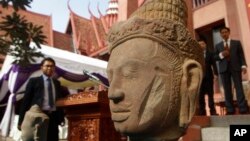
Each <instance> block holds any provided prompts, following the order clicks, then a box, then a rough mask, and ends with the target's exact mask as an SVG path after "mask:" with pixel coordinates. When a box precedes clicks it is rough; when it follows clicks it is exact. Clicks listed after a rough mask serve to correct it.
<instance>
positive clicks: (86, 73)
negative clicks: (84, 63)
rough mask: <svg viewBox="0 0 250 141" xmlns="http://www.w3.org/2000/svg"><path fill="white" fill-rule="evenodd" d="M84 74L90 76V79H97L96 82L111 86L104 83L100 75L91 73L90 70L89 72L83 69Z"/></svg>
mask: <svg viewBox="0 0 250 141" xmlns="http://www.w3.org/2000/svg"><path fill="white" fill-rule="evenodd" d="M83 74H85V75H87V76H88V77H89V79H90V80H92V81H95V82H96V83H98V84H100V85H102V86H104V87H106V88H109V86H107V85H106V84H104V83H103V82H102V81H101V80H100V79H99V78H98V77H96V76H94V75H93V74H91V73H90V72H88V71H87V70H83Z"/></svg>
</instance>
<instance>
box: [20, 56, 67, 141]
mask: <svg viewBox="0 0 250 141" xmlns="http://www.w3.org/2000/svg"><path fill="white" fill-rule="evenodd" d="M41 70H42V72H43V74H42V75H41V76H39V77H34V78H31V79H30V80H29V82H28V84H27V86H26V90H25V94H24V98H23V103H22V105H21V109H20V113H19V121H18V129H19V130H21V124H22V123H23V120H24V115H25V113H26V111H28V110H29V109H30V107H31V106H32V105H35V104H37V105H38V106H39V107H40V109H41V110H42V111H43V112H44V113H45V114H47V115H48V117H49V125H48V131H47V141H58V132H59V130H58V125H64V113H63V111H62V109H60V108H58V107H56V105H55V102H56V100H57V99H58V98H61V97H62V96H61V84H60V82H59V81H58V80H56V79H53V78H52V75H53V74H54V71H55V61H54V60H53V59H52V58H45V59H44V60H43V61H42V62H41Z"/></svg>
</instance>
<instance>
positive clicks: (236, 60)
mask: <svg viewBox="0 0 250 141" xmlns="http://www.w3.org/2000/svg"><path fill="white" fill-rule="evenodd" d="M229 48H230V62H231V63H230V64H229V63H228V61H227V60H226V58H223V59H220V57H219V53H220V52H222V51H223V50H224V43H223V41H222V42H220V43H218V44H217V45H216V46H215V60H218V61H219V73H223V72H225V71H227V68H228V67H229V68H230V69H231V70H232V71H241V67H242V66H243V65H246V60H245V56H244V53H243V49H242V46H241V43H240V41H238V40H231V41H230V46H229ZM228 65H229V66H228Z"/></svg>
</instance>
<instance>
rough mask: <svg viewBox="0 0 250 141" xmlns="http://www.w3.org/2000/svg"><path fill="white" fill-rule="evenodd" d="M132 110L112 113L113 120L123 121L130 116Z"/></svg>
mask: <svg viewBox="0 0 250 141" xmlns="http://www.w3.org/2000/svg"><path fill="white" fill-rule="evenodd" d="M129 115H130V112H119V113H112V116H111V118H112V120H113V121H114V122H123V121H125V120H127V119H128V118H129Z"/></svg>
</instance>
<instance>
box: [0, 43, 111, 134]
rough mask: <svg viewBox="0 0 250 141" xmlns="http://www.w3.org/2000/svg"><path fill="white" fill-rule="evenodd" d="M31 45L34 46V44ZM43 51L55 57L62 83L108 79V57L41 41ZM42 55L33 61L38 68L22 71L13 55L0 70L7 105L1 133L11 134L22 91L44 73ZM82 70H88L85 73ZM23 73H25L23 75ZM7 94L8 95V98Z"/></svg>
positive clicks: (82, 84)
mask: <svg viewBox="0 0 250 141" xmlns="http://www.w3.org/2000/svg"><path fill="white" fill-rule="evenodd" d="M31 46H34V44H32V45H31ZM40 51H41V52H42V53H43V54H44V56H45V57H51V58H53V59H54V60H55V62H56V67H57V70H56V71H58V74H57V78H58V80H59V81H60V82H61V84H62V85H63V86H66V87H68V88H70V89H79V88H84V87H89V86H94V85H99V84H104V83H105V82H107V80H106V78H107V77H106V76H107V75H106V67H107V62H106V61H102V60H99V59H95V58H90V57H87V56H82V55H78V54H75V53H71V52H68V51H64V50H60V49H57V48H53V47H48V46H45V45H42V48H41V49H40ZM42 59H43V58H37V59H36V62H34V65H37V67H36V68H37V69H27V70H25V71H23V72H22V71H19V70H20V69H18V67H17V66H15V65H13V64H12V62H13V60H14V58H13V57H12V56H7V57H6V59H5V62H4V64H3V67H2V70H1V72H0V79H1V85H0V88H1V89H0V106H6V105H7V108H6V111H5V114H4V117H3V119H2V121H1V124H0V130H1V131H2V136H8V132H9V129H10V127H12V125H11V124H12V122H13V120H14V114H15V113H14V111H15V110H14V109H15V107H14V103H15V101H18V100H20V99H21V98H22V97H23V92H24V91H25V86H26V84H27V81H28V79H29V78H30V77H33V76H38V75H41V74H42V72H41V71H40V69H39V67H38V66H39V65H38V64H40V62H41V60H42ZM83 71H85V72H88V73H87V74H86V73H85V74H84V73H83ZM21 73H23V74H24V75H23V76H22V75H21ZM25 77H27V79H25ZM90 77H93V78H94V81H93V79H88V78H90ZM80 78H82V79H80ZM74 80H77V81H74ZM102 80H103V81H102ZM104 85H107V84H104ZM17 86H18V87H17ZM6 98H7V99H8V102H7V100H6ZM4 100H5V101H6V102H5V101H4Z"/></svg>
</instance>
